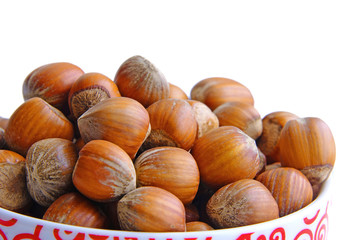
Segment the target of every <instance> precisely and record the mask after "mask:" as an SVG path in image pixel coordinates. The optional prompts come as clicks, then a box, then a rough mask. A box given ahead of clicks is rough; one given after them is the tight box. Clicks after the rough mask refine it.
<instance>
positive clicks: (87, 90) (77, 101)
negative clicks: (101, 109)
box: [68, 72, 120, 119]
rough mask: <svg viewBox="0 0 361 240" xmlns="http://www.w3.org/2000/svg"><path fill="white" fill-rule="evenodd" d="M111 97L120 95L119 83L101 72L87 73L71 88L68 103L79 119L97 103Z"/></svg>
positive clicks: (71, 111) (72, 112)
mask: <svg viewBox="0 0 361 240" xmlns="http://www.w3.org/2000/svg"><path fill="white" fill-rule="evenodd" d="M111 97H120V93H119V90H118V87H117V85H116V84H115V83H114V82H113V81H112V80H111V79H110V78H108V77H107V76H105V75H103V74H101V73H95V72H92V73H85V74H83V75H82V76H80V77H79V78H78V79H77V80H76V81H75V83H74V84H73V86H72V87H71V89H70V92H69V97H68V103H69V109H70V113H71V114H73V116H74V117H75V118H76V119H77V118H78V117H80V115H82V114H83V113H84V112H85V111H86V110H88V109H89V108H91V107H93V106H94V105H95V104H97V103H99V102H100V101H103V100H104V99H107V98H111Z"/></svg>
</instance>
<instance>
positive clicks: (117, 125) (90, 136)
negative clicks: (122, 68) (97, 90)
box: [77, 97, 150, 159]
mask: <svg viewBox="0 0 361 240" xmlns="http://www.w3.org/2000/svg"><path fill="white" fill-rule="evenodd" d="M77 122H78V127H79V132H80V135H81V137H82V139H83V140H84V142H85V143H87V142H89V141H91V140H97V139H99V140H106V141H109V142H112V143H114V144H116V145H118V146H119V147H120V148H122V149H123V150H124V151H125V152H126V153H127V154H128V155H129V156H130V158H132V159H134V158H135V156H136V153H137V152H138V150H139V148H140V146H141V145H142V144H143V142H144V140H145V139H146V137H147V136H148V134H149V132H148V131H149V129H150V122H149V115H148V112H147V110H146V109H145V108H144V107H143V106H142V105H141V104H140V103H139V102H137V101H136V100H134V99H131V98H127V97H113V98H108V99H105V100H103V101H101V102H99V103H98V104H97V105H95V106H94V107H92V108H90V109H88V110H87V111H86V112H85V113H84V114H83V115H81V116H80V117H79V118H78V121H77Z"/></svg>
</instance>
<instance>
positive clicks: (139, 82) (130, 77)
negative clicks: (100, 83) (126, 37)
mask: <svg viewBox="0 0 361 240" xmlns="http://www.w3.org/2000/svg"><path fill="white" fill-rule="evenodd" d="M114 82H115V83H116V85H117V86H118V88H119V92H120V94H121V95H122V96H124V97H129V98H133V99H135V100H137V101H138V102H140V103H141V104H142V105H143V106H144V107H148V106H149V105H151V104H152V103H154V102H156V101H158V100H160V99H165V98H168V97H169V85H168V82H167V80H166V79H165V77H164V75H163V74H162V73H161V72H160V71H159V69H158V68H156V67H155V66H154V65H153V63H151V62H150V61H149V60H147V59H145V58H144V57H142V56H139V55H136V56H133V57H131V58H129V59H127V60H126V61H125V62H123V64H122V65H121V66H120V67H119V69H118V71H117V73H116V75H115V77H114Z"/></svg>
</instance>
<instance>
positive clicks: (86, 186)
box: [73, 140, 136, 202]
mask: <svg viewBox="0 0 361 240" xmlns="http://www.w3.org/2000/svg"><path fill="white" fill-rule="evenodd" d="M135 177H136V174H135V169H134V165H133V161H132V159H131V158H130V157H129V156H128V154H127V153H126V152H125V151H124V150H123V149H121V148H120V147H119V146H118V145H115V144H114V143H111V142H108V141H104V140H92V141H90V142H88V143H87V144H85V145H84V147H83V148H82V149H81V150H80V152H79V158H78V161H77V162H76V165H75V167H74V171H73V184H74V186H75V187H76V188H77V189H78V190H79V192H80V193H82V194H83V195H84V196H86V197H88V198H89V199H91V200H93V201H97V202H111V201H115V200H118V199H119V198H120V197H121V195H123V194H126V193H127V192H129V191H131V190H133V189H135V187H136V180H135Z"/></svg>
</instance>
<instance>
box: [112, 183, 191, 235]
mask: <svg viewBox="0 0 361 240" xmlns="http://www.w3.org/2000/svg"><path fill="white" fill-rule="evenodd" d="M117 209H118V220H119V224H120V228H121V229H122V230H128V231H143V232H184V231H185V226H186V222H185V210H184V205H183V203H182V202H181V201H180V200H179V199H178V198H177V197H176V196H175V195H173V194H172V193H170V192H168V191H166V190H164V189H161V188H158V187H140V188H137V189H135V190H133V191H131V192H129V193H128V194H126V195H125V196H124V197H123V198H121V199H120V200H119V202H118V207H117Z"/></svg>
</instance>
